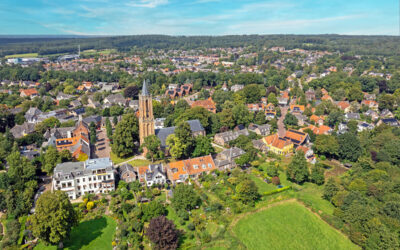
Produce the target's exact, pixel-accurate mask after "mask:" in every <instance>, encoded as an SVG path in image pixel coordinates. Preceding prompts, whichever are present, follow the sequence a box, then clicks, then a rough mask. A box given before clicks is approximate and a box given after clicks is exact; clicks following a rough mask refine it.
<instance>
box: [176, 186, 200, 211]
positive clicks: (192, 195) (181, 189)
mask: <svg viewBox="0 0 400 250" xmlns="http://www.w3.org/2000/svg"><path fill="white" fill-rule="evenodd" d="M200 202H201V200H200V197H199V195H198V194H197V193H196V192H195V191H194V189H193V187H192V186H190V185H185V184H178V185H177V186H176V187H175V189H174V196H173V197H172V199H171V205H172V207H173V208H174V210H175V211H176V212H178V211H190V210H192V209H194V208H196V206H198V205H200Z"/></svg>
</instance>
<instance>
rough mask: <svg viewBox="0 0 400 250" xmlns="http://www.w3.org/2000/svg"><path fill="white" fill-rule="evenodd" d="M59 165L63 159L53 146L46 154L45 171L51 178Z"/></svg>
mask: <svg viewBox="0 0 400 250" xmlns="http://www.w3.org/2000/svg"><path fill="white" fill-rule="evenodd" d="M58 163H61V159H60V156H59V154H58V151H57V149H56V148H55V147H53V146H50V147H48V148H47V150H46V153H45V154H44V166H43V171H44V172H46V173H47V175H49V176H50V175H51V174H52V173H53V170H54V168H55V167H56V165H57V164H58Z"/></svg>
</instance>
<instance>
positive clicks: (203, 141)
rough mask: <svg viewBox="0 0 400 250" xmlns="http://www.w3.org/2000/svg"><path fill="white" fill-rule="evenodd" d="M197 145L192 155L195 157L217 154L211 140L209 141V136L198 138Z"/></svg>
mask: <svg viewBox="0 0 400 250" xmlns="http://www.w3.org/2000/svg"><path fill="white" fill-rule="evenodd" d="M195 145H196V146H195V148H194V150H193V153H192V156H193V157H199V156H205V155H210V154H214V153H215V150H214V148H213V146H212V144H211V139H209V138H208V137H207V136H197V137H196V141H195Z"/></svg>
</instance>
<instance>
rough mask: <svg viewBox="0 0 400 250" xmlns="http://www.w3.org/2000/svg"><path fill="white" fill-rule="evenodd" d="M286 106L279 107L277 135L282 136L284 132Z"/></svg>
mask: <svg viewBox="0 0 400 250" xmlns="http://www.w3.org/2000/svg"><path fill="white" fill-rule="evenodd" d="M287 111H288V107H281V117H279V119H278V135H279V137H284V136H285V134H286V129H285V124H284V123H283V120H284V119H285V116H286V113H287Z"/></svg>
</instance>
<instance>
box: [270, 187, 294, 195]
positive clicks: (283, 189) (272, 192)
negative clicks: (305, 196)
mask: <svg viewBox="0 0 400 250" xmlns="http://www.w3.org/2000/svg"><path fill="white" fill-rule="evenodd" d="M289 189H292V186H286V187H282V188H278V189H274V190H271V191H266V192H264V193H263V196H267V195H271V194H276V193H280V192H283V191H286V190H289Z"/></svg>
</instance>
